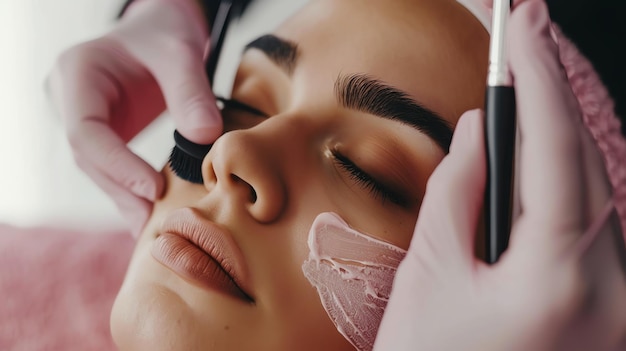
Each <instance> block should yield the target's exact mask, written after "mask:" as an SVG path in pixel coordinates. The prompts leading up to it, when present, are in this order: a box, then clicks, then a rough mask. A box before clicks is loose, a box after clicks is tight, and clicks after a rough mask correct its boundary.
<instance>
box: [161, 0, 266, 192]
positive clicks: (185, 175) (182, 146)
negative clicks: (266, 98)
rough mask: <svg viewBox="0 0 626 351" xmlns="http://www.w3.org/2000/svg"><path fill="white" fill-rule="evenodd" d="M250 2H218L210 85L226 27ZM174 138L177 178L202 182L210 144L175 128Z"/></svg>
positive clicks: (209, 62) (173, 164)
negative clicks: (187, 135) (185, 135)
mask: <svg viewBox="0 0 626 351" xmlns="http://www.w3.org/2000/svg"><path fill="white" fill-rule="evenodd" d="M250 2H251V0H222V1H220V4H219V7H218V9H217V14H216V18H215V21H214V23H213V28H210V33H211V39H210V45H211V47H210V50H209V57H208V58H207V61H206V62H205V71H206V72H205V73H206V75H207V77H208V79H209V84H211V86H213V78H214V76H215V70H216V68H217V63H218V61H219V57H220V53H221V51H222V45H223V44H224V38H225V36H226V31H227V30H228V26H229V24H230V22H231V20H232V18H233V17H235V18H239V17H241V16H242V15H243V12H244V11H245V10H246V8H247V7H248V5H249V4H250ZM222 103H224V101H222ZM240 108H241V107H240ZM257 112H258V111H257ZM174 141H175V142H176V145H175V146H174V148H172V152H171V153H170V158H169V164H170V168H171V169H172V171H174V173H175V174H176V175H177V176H178V177H180V178H182V179H184V180H187V181H189V182H192V183H195V184H202V183H203V180H202V161H203V160H204V157H205V156H206V155H207V154H208V153H209V150H211V146H212V144H211V145H200V144H196V143H193V142H191V141H189V140H187V139H186V138H185V137H183V136H182V135H180V133H178V131H176V130H175V131H174Z"/></svg>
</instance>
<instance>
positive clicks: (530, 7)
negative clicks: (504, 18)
mask: <svg viewBox="0 0 626 351" xmlns="http://www.w3.org/2000/svg"><path fill="white" fill-rule="evenodd" d="M511 27H513V28H516V29H517V28H519V30H516V29H512V31H513V32H516V33H518V34H520V35H524V34H531V33H530V31H532V32H535V33H538V34H541V35H546V36H549V34H550V14H549V12H548V6H547V5H546V3H545V2H544V1H543V0H529V1H525V2H523V3H521V4H520V5H519V6H518V7H517V8H516V9H515V11H513V12H512V14H511ZM520 27H521V28H520Z"/></svg>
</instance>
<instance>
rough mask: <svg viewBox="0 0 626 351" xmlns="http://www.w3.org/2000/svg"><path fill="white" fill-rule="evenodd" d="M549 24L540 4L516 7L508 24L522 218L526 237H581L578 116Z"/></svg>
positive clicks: (533, 0)
mask: <svg viewBox="0 0 626 351" xmlns="http://www.w3.org/2000/svg"><path fill="white" fill-rule="evenodd" d="M549 23H550V19H549V16H548V9H547V7H546V5H545V3H544V2H543V1H540V0H529V1H526V2H524V3H522V4H520V5H519V6H518V7H517V8H516V10H515V11H513V13H512V15H511V19H510V22H509V36H508V38H507V39H508V43H509V46H510V50H509V63H510V68H511V71H512V73H513V76H514V80H515V89H516V98H517V105H518V110H517V111H518V120H519V127H520V132H521V139H522V146H521V160H520V167H521V171H520V178H521V179H520V200H521V204H522V209H523V214H522V216H523V217H522V218H523V220H524V221H525V222H526V223H532V225H533V226H536V227H535V229H536V230H529V231H528V232H536V233H538V235H542V234H545V233H546V232H548V233H577V234H580V233H581V230H582V227H583V225H584V200H585V199H584V198H585V193H584V186H585V183H584V182H583V180H584V177H583V165H582V159H581V142H580V134H579V131H578V128H579V126H578V124H579V123H580V111H579V107H578V103H577V101H576V99H575V97H574V95H573V93H572V90H571V87H570V85H569V81H568V80H567V77H566V75H565V72H564V71H563V69H562V67H561V64H560V61H559V58H558V48H557V46H556V43H555V42H554V41H553V40H552V38H551V36H550V27H549ZM526 229H529V228H526ZM574 239H575V238H574Z"/></svg>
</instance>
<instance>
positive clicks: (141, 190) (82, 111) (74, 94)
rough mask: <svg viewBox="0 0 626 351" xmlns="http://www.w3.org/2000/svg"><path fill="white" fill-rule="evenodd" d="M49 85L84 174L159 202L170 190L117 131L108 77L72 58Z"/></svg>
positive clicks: (113, 95)
mask: <svg viewBox="0 0 626 351" xmlns="http://www.w3.org/2000/svg"><path fill="white" fill-rule="evenodd" d="M49 84H50V86H49V88H50V90H51V91H52V92H53V94H52V95H53V100H55V105H57V106H58V107H59V110H60V111H59V112H60V114H61V116H62V117H63V119H64V122H65V123H64V124H65V128H66V130H67V134H68V139H69V141H70V145H71V147H72V151H73V153H74V158H75V160H76V162H77V164H78V165H79V166H80V167H81V169H83V170H85V171H87V170H89V171H88V172H87V173H88V174H89V175H90V176H91V177H92V178H94V175H95V174H94V172H101V173H103V174H106V175H107V177H106V178H107V179H110V180H111V181H114V182H115V183H117V184H119V185H120V186H122V187H123V188H126V189H128V191H129V192H132V193H134V194H135V195H137V196H140V197H143V198H146V199H148V200H151V201H154V200H155V199H157V198H158V197H159V196H160V194H161V192H162V191H163V187H164V182H163V179H162V177H161V175H160V174H159V173H158V172H156V171H155V170H154V169H153V168H152V167H151V166H150V165H148V164H147V163H146V162H145V161H143V160H142V159H141V158H139V157H138V156H136V155H135V154H133V153H132V152H131V151H130V150H129V149H128V148H127V147H126V144H125V143H124V141H123V140H122V139H121V138H120V137H119V136H118V135H117V134H115V132H114V131H113V130H112V129H111V126H110V124H109V121H110V118H109V117H110V116H109V114H111V113H113V111H112V110H113V109H112V104H113V103H114V102H115V101H116V99H118V98H119V97H118V96H117V94H118V91H117V89H116V87H115V83H114V82H112V81H111V80H110V79H108V77H107V76H106V73H103V72H102V71H101V70H98V69H94V68H93V67H90V66H89V65H88V64H86V63H85V60H83V59H82V58H81V57H80V55H78V56H76V55H68V56H67V58H66V59H62V60H61V63H60V64H59V65H58V67H56V68H55V70H54V71H53V72H52V75H51V77H50V79H49ZM87 165H93V167H87ZM99 185H100V186H102V184H99Z"/></svg>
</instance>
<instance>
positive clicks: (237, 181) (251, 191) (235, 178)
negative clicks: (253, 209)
mask: <svg viewBox="0 0 626 351" xmlns="http://www.w3.org/2000/svg"><path fill="white" fill-rule="evenodd" d="M230 178H231V179H232V180H233V181H234V182H235V184H241V186H244V187H247V188H248V191H249V192H248V194H249V200H250V202H251V203H255V202H256V200H257V194H256V191H255V190H254V187H252V185H250V184H249V183H248V182H246V181H245V180H243V179H241V178H239V177H238V176H237V175H235V174H231V175H230Z"/></svg>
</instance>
